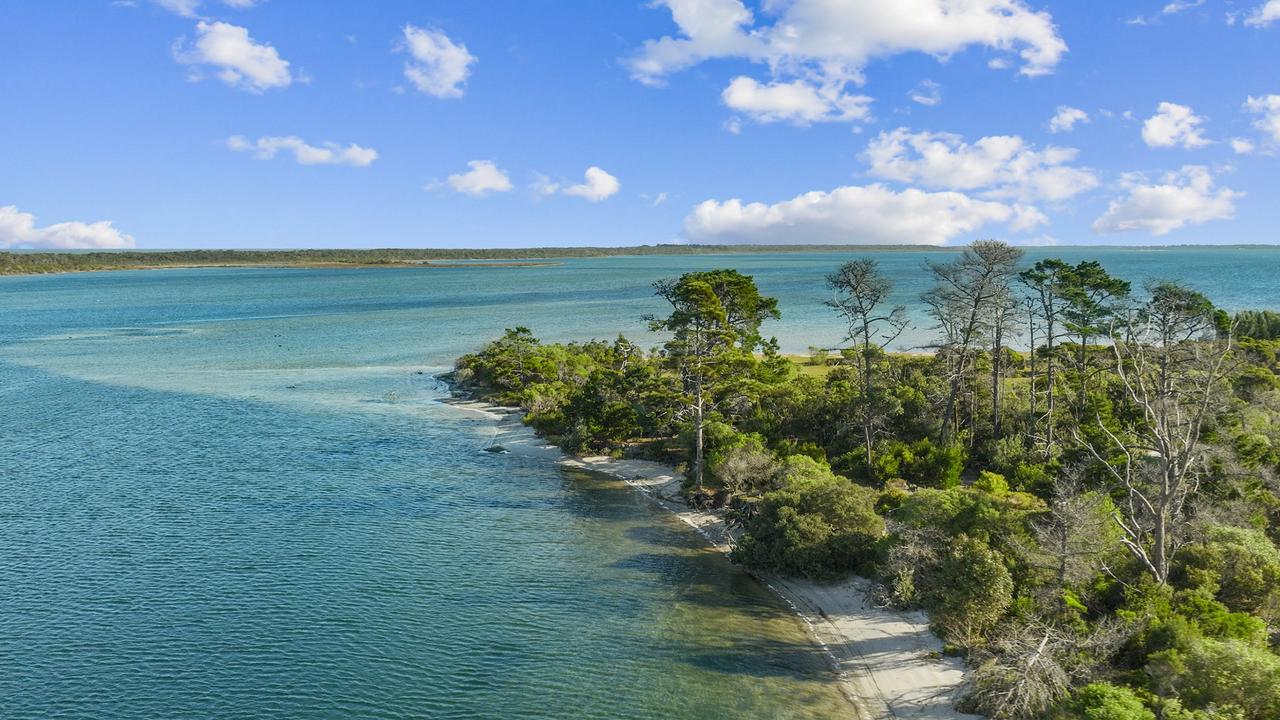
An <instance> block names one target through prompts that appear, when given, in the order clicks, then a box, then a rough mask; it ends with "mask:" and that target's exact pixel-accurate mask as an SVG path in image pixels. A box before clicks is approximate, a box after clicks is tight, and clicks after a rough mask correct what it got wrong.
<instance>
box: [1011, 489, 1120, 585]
mask: <svg viewBox="0 0 1280 720" xmlns="http://www.w3.org/2000/svg"><path fill="white" fill-rule="evenodd" d="M1048 505H1049V512H1048V513H1045V514H1044V515H1042V516H1041V517H1038V518H1036V519H1035V520H1033V521H1032V522H1031V534H1032V537H1033V538H1034V539H1035V544H1034V546H1032V547H1031V548H1028V550H1027V552H1026V555H1027V556H1028V561H1029V564H1030V565H1031V566H1032V567H1036V568H1039V569H1041V570H1043V571H1046V572H1047V573H1049V574H1051V576H1052V578H1053V584H1052V586H1051V589H1052V590H1053V595H1054V596H1055V597H1056V598H1057V599H1058V601H1059V602H1061V603H1065V602H1066V599H1065V591H1066V590H1067V589H1069V588H1072V587H1075V586H1078V585H1080V584H1082V583H1084V582H1085V581H1087V580H1089V579H1090V578H1091V577H1093V574H1094V573H1095V572H1096V571H1097V570H1098V568H1100V567H1101V566H1102V565H1103V563H1105V562H1106V559H1107V558H1106V552H1107V550H1108V548H1109V547H1110V548H1115V547H1116V545H1115V543H1116V540H1115V537H1114V536H1115V532H1114V531H1113V530H1112V521H1111V514H1112V511H1113V510H1114V508H1115V505H1114V504H1113V503H1112V502H1111V499H1110V498H1108V497H1107V496H1106V495H1105V494H1102V493H1099V492H1094V491H1085V490H1083V489H1082V488H1081V485H1080V482H1079V480H1078V479H1077V478H1076V477H1074V476H1073V475H1063V476H1062V477H1060V478H1059V479H1058V480H1057V482H1055V483H1054V489H1053V497H1052V498H1051V499H1050V500H1049V502H1048Z"/></svg>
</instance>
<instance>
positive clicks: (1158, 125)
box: [1142, 102, 1209, 149]
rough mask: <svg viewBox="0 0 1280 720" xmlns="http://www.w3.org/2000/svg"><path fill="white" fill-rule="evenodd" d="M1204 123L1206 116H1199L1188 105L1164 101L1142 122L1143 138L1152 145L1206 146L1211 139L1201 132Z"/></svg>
mask: <svg viewBox="0 0 1280 720" xmlns="http://www.w3.org/2000/svg"><path fill="white" fill-rule="evenodd" d="M1203 123H1204V118H1201V117H1197V116H1196V114H1195V113H1194V112H1192V110H1191V108H1189V107H1187V106H1186V105H1178V104H1177V103H1171V102H1162V103H1160V105H1159V106H1158V107H1157V108H1156V114H1155V115H1152V116H1151V117H1149V118H1147V121H1146V122H1144V123H1143V124H1142V140H1143V142H1145V143H1146V144H1147V145H1149V146H1151V147H1173V146H1174V145H1181V146H1182V147H1184V148H1188V149H1191V148H1198V147H1204V146H1205V145H1208V144H1209V141H1208V140H1206V139H1205V138H1204V136H1203V135H1202V134H1201V133H1202V132H1203V129H1202V128H1201V127H1200V125H1202V124H1203Z"/></svg>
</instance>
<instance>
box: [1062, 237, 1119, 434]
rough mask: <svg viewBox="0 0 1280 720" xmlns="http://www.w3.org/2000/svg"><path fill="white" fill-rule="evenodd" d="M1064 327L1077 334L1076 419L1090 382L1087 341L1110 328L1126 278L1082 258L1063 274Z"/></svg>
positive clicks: (1080, 412)
mask: <svg viewBox="0 0 1280 720" xmlns="http://www.w3.org/2000/svg"><path fill="white" fill-rule="evenodd" d="M1061 279H1062V281H1063V282H1062V286H1061V293H1062V295H1063V297H1064V298H1066V300H1067V307H1066V308H1065V310H1064V311H1063V318H1064V320H1065V321H1066V322H1065V325H1066V330H1067V332H1068V333H1070V334H1071V335H1074V336H1075V338H1076V342H1077V345H1076V363H1075V364H1076V373H1077V376H1078V386H1077V392H1078V395H1077V399H1076V420H1077V421H1079V420H1080V419H1082V418H1083V417H1084V413H1085V404H1086V398H1087V393H1088V385H1089V341H1090V340H1092V339H1093V338H1095V337H1097V336H1099V335H1105V334H1107V333H1108V331H1109V330H1110V324H1109V323H1110V321H1111V320H1112V319H1113V318H1114V317H1115V314H1116V312H1117V308H1116V302H1117V301H1119V300H1123V299H1124V298H1126V297H1128V296H1129V290H1130V286H1129V282H1128V281H1126V280H1119V279H1117V278H1114V277H1111V275H1109V274H1108V273H1107V271H1106V270H1105V269H1104V268H1103V267H1102V264H1101V263H1099V262H1098V261H1097V260H1085V261H1083V262H1080V263H1079V264H1077V265H1076V266H1075V267H1073V268H1071V271H1070V272H1067V273H1065V274H1064V275H1063V276H1062V278H1061Z"/></svg>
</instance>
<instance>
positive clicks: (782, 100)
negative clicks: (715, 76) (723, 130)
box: [720, 76, 871, 126]
mask: <svg viewBox="0 0 1280 720" xmlns="http://www.w3.org/2000/svg"><path fill="white" fill-rule="evenodd" d="M841 87H842V86H840V85H829V86H825V87H817V86H814V85H811V84H810V83H808V82H805V81H803V80H794V81H792V82H771V83H767V84H762V83H759V82H756V81H755V80H754V79H752V78H749V77H745V76H738V77H736V78H734V79H733V81H732V82H730V83H729V86H728V87H726V88H725V89H724V92H723V93H722V94H721V95H720V97H721V99H722V100H724V104H725V105H728V106H729V107H730V108H732V109H734V110H737V111H738V112H740V113H743V114H744V115H746V116H748V117H750V118H751V119H752V120H755V121H756V122H761V123H769V122H784V121H785V122H791V123H794V124H796V125H801V126H803V125H809V124H810V123H815V122H832V121H844V120H866V119H867V118H868V117H869V116H870V111H869V109H868V107H867V106H868V105H870V104H871V98H869V97H867V96H865V95H850V94H848V93H845V92H842V90H841Z"/></svg>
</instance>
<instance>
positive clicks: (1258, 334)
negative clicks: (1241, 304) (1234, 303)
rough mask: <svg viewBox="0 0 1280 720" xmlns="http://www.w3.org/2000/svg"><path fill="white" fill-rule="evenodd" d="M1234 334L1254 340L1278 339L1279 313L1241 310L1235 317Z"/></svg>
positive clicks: (1279, 334) (1279, 337)
mask: <svg viewBox="0 0 1280 720" xmlns="http://www.w3.org/2000/svg"><path fill="white" fill-rule="evenodd" d="M1234 320H1235V323H1236V333H1237V334H1238V335H1239V336H1240V337H1245V338H1252V339H1255V340H1277V339H1280V312H1272V311H1270V310H1241V311H1240V312H1238V313H1236V315H1235V318H1234Z"/></svg>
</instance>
